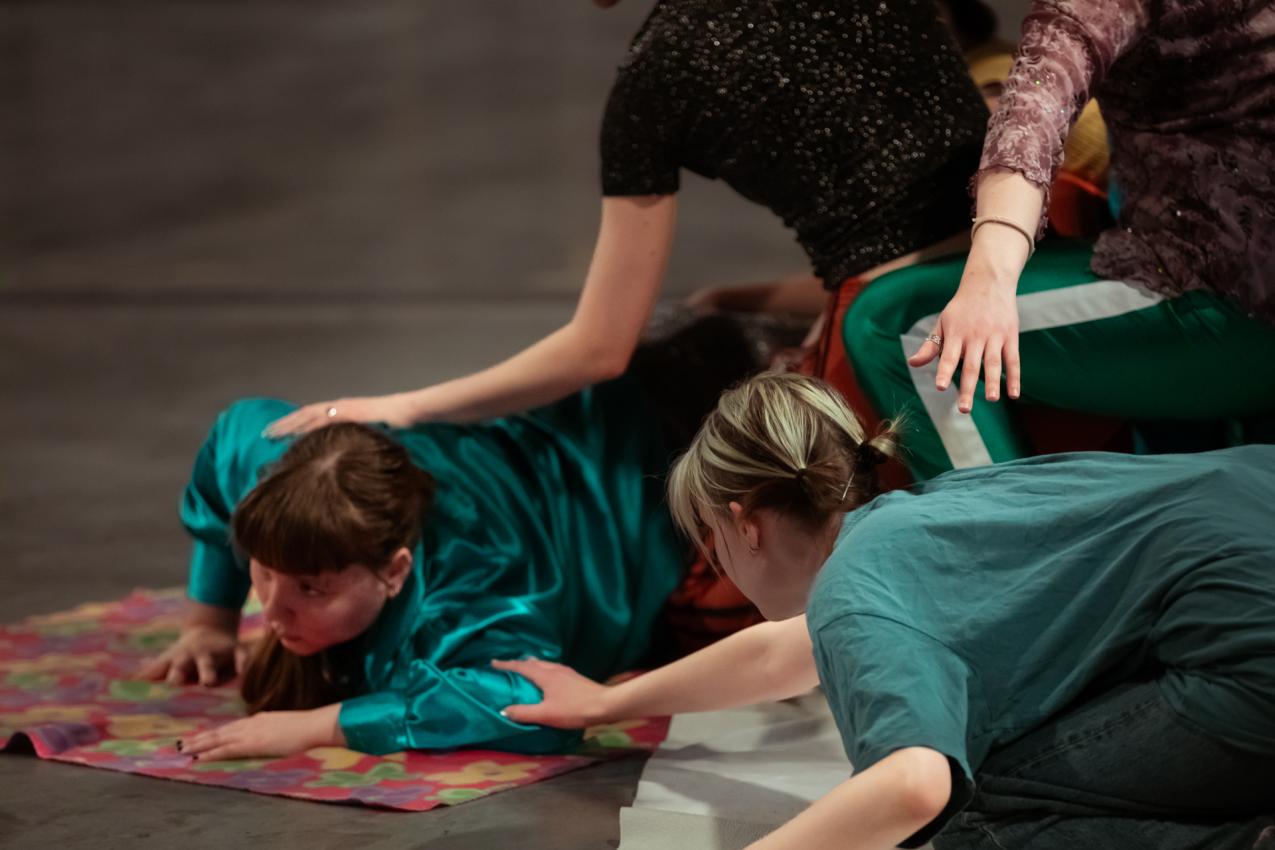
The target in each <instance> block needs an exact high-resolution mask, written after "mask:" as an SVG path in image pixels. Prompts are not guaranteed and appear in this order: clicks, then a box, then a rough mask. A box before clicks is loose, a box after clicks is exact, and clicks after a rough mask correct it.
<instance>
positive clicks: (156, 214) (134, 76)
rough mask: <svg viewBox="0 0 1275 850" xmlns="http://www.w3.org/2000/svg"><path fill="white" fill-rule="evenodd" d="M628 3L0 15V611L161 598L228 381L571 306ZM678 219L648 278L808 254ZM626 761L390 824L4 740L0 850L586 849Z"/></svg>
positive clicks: (625, 774) (243, 387)
mask: <svg viewBox="0 0 1275 850" xmlns="http://www.w3.org/2000/svg"><path fill="white" fill-rule="evenodd" d="M1007 1H1008V2H1010V3H1011V4H1012V3H1013V0H1007ZM649 5H650V4H649V3H648V2H637V1H636V0H629V2H626V3H622V4H621V5H620V7H619V8H617V9H615V10H611V11H606V12H603V11H598V10H595V9H593V8H592V6H591V5H590V4H587V3H585V2H583V0H575V2H570V3H528V2H525V0H483V2H481V3H454V2H436V3H428V4H420V3H414V2H408V0H375V2H369V3H359V4H351V3H346V2H343V0H308V2H306V3H296V2H289V0H266V2H259V3H248V4H240V3H230V4H227V3H213V2H207V0H193V2H185V3H180V4H172V3H160V2H156V0H118V2H113V3H110V4H106V5H103V4H100V3H89V2H74V0H59V2H46V3H25V2H18V0H0V102H3V103H4V104H5V107H4V120H3V121H2V122H0V544H3V549H4V552H5V562H4V563H3V565H0V620H2V621H12V620H15V619H18V618H20V617H23V616H26V615H29V614H35V613H42V612H49V611H54V610H58V609H63V608H66V607H69V606H71V605H74V604H76V603H79V602H83V601H87V600H95V599H110V598H115V597H119V596H121V595H123V594H125V593H127V592H128V591H129V590H130V589H132V588H133V587H135V586H165V585H174V584H179V583H181V581H182V580H183V573H184V560H185V557H186V542H185V540H184V539H183V536H182V532H181V530H180V528H179V527H178V524H177V519H176V505H177V499H178V496H179V493H180V490H181V487H182V485H183V483H184V481H185V478H186V475H187V473H188V471H189V466H190V463H191V460H192V458H193V454H194V451H195V449H196V448H197V446H198V445H199V443H200V441H201V439H202V437H203V434H204V432H205V431H206V429H207V428H208V426H209V424H210V423H211V421H212V419H213V417H214V415H215V414H216V412H217V411H218V409H219V408H220V407H222V406H223V405H225V404H226V403H227V402H229V401H231V400H232V399H234V398H237V397H240V396H246V395H277V396H283V397H288V398H292V399H296V400H299V401H308V400H317V399H321V398H328V397H332V396H336V395H341V394H351V393H374V392H381V391H390V390H397V389H403V388H406V387H410V386H419V385H423V384H426V383H429V382H432V381H435V380H438V379H440V378H444V377H449V376H452V375H456V374H460V373H463V372H465V371H467V370H470V369H473V368H476V367H479V366H482V365H485V364H487V363H490V362H491V361H493V360H494V359H495V358H497V357H499V356H502V355H505V354H509V353H512V352H513V351H515V350H516V349H517V348H518V347H520V346H522V345H524V344H526V343H528V342H530V341H532V340H533V339H535V338H537V337H538V336H539V335H540V334H542V333H544V332H546V331H547V330H549V329H551V328H552V327H554V326H555V324H556V323H558V322H560V321H562V320H563V319H564V318H565V317H566V316H567V315H569V312H570V309H571V304H572V299H573V297H574V295H575V293H576V292H577V291H578V289H579V286H580V283H581V281H582V279H583V275H584V272H585V269H586V266H587V263H588V259H589V254H590V250H591V247H592V242H593V236H594V232H595V228H596V217H597V207H598V189H597V173H598V163H597V155H596V147H597V145H596V136H597V126H598V121H599V117H600V115H601V110H602V105H603V102H604V99H605V95H606V91H607V88H608V86H609V83H610V80H611V77H612V75H613V71H614V67H615V64H616V63H617V62H618V60H619V58H620V56H621V55H622V53H623V50H624V47H625V45H626V43H627V40H628V37H629V35H630V34H631V33H632V32H633V31H634V30H635V29H636V27H637V26H638V24H639V23H640V21H641V19H642V17H643V16H644V15H645V14H646V11H647V9H648V8H649ZM1019 5H1021V4H1019ZM681 204H682V213H681V216H680V221H681V224H680V227H679V233H678V246H677V249H676V253H675V256H674V259H673V263H672V267H671V270H670V280H669V286H668V291H669V293H670V294H673V295H676V294H679V293H684V292H687V291H689V290H690V289H692V288H694V287H696V286H699V285H702V284H705V283H710V282H726V281H737V280H747V279H759V278H767V277H770V276H773V275H776V274H782V273H786V272H789V271H793V270H800V269H801V268H803V267H804V260H803V259H802V257H801V256H800V255H799V253H798V251H797V249H796V247H795V245H794V244H793V241H792V238H791V236H790V235H788V234H787V233H786V232H784V231H783V229H782V228H781V227H780V226H779V223H778V222H777V221H776V220H775V219H774V218H773V217H772V216H771V215H770V214H769V213H767V212H766V211H764V210H761V209H759V208H757V207H754V206H751V205H749V204H747V203H745V202H743V201H741V200H739V199H737V198H736V197H734V196H732V195H731V194H730V193H729V191H728V190H726V189H725V188H724V187H722V186H718V185H714V184H709V183H706V182H705V181H701V180H697V179H695V178H693V177H690V176H688V177H687V178H686V179H685V182H684V191H683V192H682V195H681ZM640 767H641V761H640V760H639V759H633V760H629V761H624V762H618V763H613V764H610V765H605V766H601V767H596V768H592V769H589V770H586V771H581V772H578V773H575V774H571V775H569V776H566V777H561V778H559V779H556V780H553V781H550V782H546V783H542V784H540V785H536V786H533V787H530V788H527V789H522V790H518V791H514V792H510V793H506V794H501V795H499V796H498V797H496V798H493V799H490V800H482V801H478V802H475V803H471V804H468V805H464V806H461V807H458V808H455V809H446V810H439V811H436V812H431V813H426V814H390V813H382V812H374V811H369V810H362V809H354V808H338V807H334V806H323V805H317V804H312V803H300V802H293V801H286V800H280V799H274V798H267V797H261V796H257V795H252V794H246V793H242V792H237V791H230V790H221V789H212V788H200V787H196V786H190V785H181V784H178V783H169V782H162V781H159V780H153V779H145V778H138V777H130V776H123V775H118V774H111V773H107V772H102V771H93V770H89V769H85V768H80V767H70V766H66V765H58V764H49V763H41V762H39V761H38V760H36V759H34V758H24V757H20V756H4V757H0V847H4V848H26V847H41V848H44V847H50V846H56V847H64V848H67V850H75V849H76V848H82V847H83V848H88V847H93V848H99V847H122V846H128V847H160V848H171V847H174V846H183V847H186V848H190V850H195V848H201V847H215V848H219V850H220V848H225V847H236V846H244V845H248V844H252V843H259V844H261V845H262V846H270V847H294V846H295V847H305V848H307V850H315V849H316V848H325V847H341V848H349V847H350V846H352V845H353V846H361V847H367V848H397V847H440V848H442V847H446V848H449V850H463V848H489V847H491V848H495V847H518V848H520V850H536V848H554V850H573V848H603V847H614V846H615V845H616V843H617V837H618V834H619V833H618V823H617V812H618V808H619V807H620V806H621V805H624V804H627V803H628V802H629V801H630V800H631V798H632V795H633V790H634V787H635V784H636V780H637V776H638V773H639V771H640ZM566 813H569V816H564V814H566Z"/></svg>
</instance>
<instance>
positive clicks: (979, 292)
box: [908, 281, 1022, 413]
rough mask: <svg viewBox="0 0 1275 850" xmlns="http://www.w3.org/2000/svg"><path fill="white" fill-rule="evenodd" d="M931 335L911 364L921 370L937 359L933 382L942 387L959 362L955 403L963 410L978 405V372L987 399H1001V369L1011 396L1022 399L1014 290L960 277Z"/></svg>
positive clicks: (911, 358) (941, 389)
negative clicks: (968, 280)
mask: <svg viewBox="0 0 1275 850" xmlns="http://www.w3.org/2000/svg"><path fill="white" fill-rule="evenodd" d="M931 334H932V337H931V339H927V340H926V341H925V342H924V343H922V344H921V347H920V348H919V349H917V351H916V353H915V354H913V355H912V356H911V357H909V358H908V365H909V366H912V367H913V368H918V367H921V366H925V365H926V364H928V363H930V362H931V361H933V360H934V358H936V357H937V358H938V359H939V364H938V372H937V374H936V375H935V377H934V386H935V387H936V388H937V389H938V390H940V391H943V390H946V389H947V388H948V386H949V385H950V384H951V382H952V379H953V377H954V376H955V374H956V370H957V366H958V365H960V364H963V365H962V368H961V383H960V392H959V395H958V397H957V402H956V406H957V408H958V409H959V410H960V411H961V412H962V413H969V412H970V410H971V409H972V408H973V407H974V392H975V390H976V389H977V387H978V377H979V372H980V371H981V372H983V374H984V387H985V390H984V396H985V397H986V399H987V400H988V401H997V400H999V399H1000V392H1001V370H1002V369H1004V374H1005V383H1006V386H1007V393H1008V395H1009V397H1010V398H1012V399H1013V398H1018V396H1019V393H1020V392H1021V390H1022V374H1021V370H1020V364H1019V359H1018V304H1017V302H1016V301H1015V299H1014V291H1013V289H1012V288H1009V289H1007V288H1005V287H1003V286H994V285H987V286H984V285H980V284H978V283H977V282H967V281H962V283H961V287H960V289H958V290H957V292H956V295H955V296H954V297H953V298H952V300H951V301H949V302H948V305H947V307H946V308H944V310H943V312H942V313H941V314H939V320H938V324H936V325H935V326H934V330H933V331H932V332H931ZM933 337H937V338H938V339H939V341H938V342H936V341H935V340H934V339H933Z"/></svg>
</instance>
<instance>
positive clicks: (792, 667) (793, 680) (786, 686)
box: [493, 616, 819, 729]
mask: <svg viewBox="0 0 1275 850" xmlns="http://www.w3.org/2000/svg"><path fill="white" fill-rule="evenodd" d="M493 666H495V667H496V668H497V669H499V670H507V671H510V672H513V673H519V674H521V675H523V676H525V677H526V678H528V679H530V680H531V681H532V682H534V683H535V684H536V685H537V686H538V687H539V688H540V689H541V690H542V691H543V692H544V699H543V701H541V702H540V703H538V704H535V705H529V704H523V705H511V706H509V707H508V708H507V709H505V712H504V713H505V716H507V717H509V718H510V719H512V720H517V721H518V722H520V723H539V724H542V725H545V726H557V727H559V728H564V729H574V728H583V727H585V726H590V725H593V724H595V723H607V722H611V721H615V720H624V719H628V718H633V717H648V716H652V715H664V714H684V713H687V712H692V711H712V710H714V709H722V708H732V707H734V706H739V705H751V704H753V703H758V702H764V701H766V700H776V699H786V698H788V697H793V696H798V695H800V694H804V693H805V692H806V691H809V690H810V689H811V688H813V687H814V686H815V685H817V684H819V676H818V674H817V673H816V671H815V662H814V656H813V655H812V650H811V644H810V635H809V634H808V633H807V631H806V618H805V617H804V616H801V617H794V618H792V619H790V620H783V621H781V622H777V623H761V624H759V625H756V626H752V627H750V628H747V629H744V630H743V631H741V632H738V633H736V634H733V635H731V636H730V637H728V638H725V639H724V640H720V641H718V642H717V643H715V644H713V645H711V646H708V647H705V648H704V649H701V650H700V651H699V652H695V653H692V654H691V655H688V656H686V657H685V658H682V659H680V660H678V661H674V662H673V663H672V664H667V665H665V666H663V667H660V668H659V669H658V670H653V671H651V672H650V673H646V674H644V675H642V676H638V677H637V678H635V679H630V680H629V681H627V682H623V683H621V684H619V685H612V686H606V685H600V684H598V683H597V682H594V681H592V680H590V679H587V678H585V677H584V676H581V675H580V674H579V673H576V672H575V671H574V670H572V669H571V668H569V667H565V666H563V665H561V664H553V663H550V662H547V661H537V660H531V661H497V662H494V664H493Z"/></svg>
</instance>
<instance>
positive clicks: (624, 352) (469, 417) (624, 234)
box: [269, 195, 677, 436]
mask: <svg viewBox="0 0 1275 850" xmlns="http://www.w3.org/2000/svg"><path fill="white" fill-rule="evenodd" d="M676 219H677V199H676V196H675V195H650V196H642V197H608V198H605V199H603V202H602V224H601V227H600V229H599V232H598V240H597V245H596V247H595V248H594V252H593V261H592V263H591V264H590V266H589V273H588V277H587V278H586V280H585V285H584V291H583V293H581V295H580V301H579V304H578V305H577V306H576V311H575V314H574V315H573V316H572V318H571V321H570V322H568V323H567V324H566V325H564V326H563V327H561V328H559V329H558V330H556V331H554V332H553V333H551V334H549V336H547V337H545V338H544V339H542V340H540V341H539V342H537V343H535V344H534V345H532V346H531V347H530V348H527V349H525V350H523V351H522V352H520V353H518V354H515V355H514V356H513V357H510V358H509V359H508V360H505V361H504V362H502V363H498V364H497V365H495V366H492V367H490V368H488V369H484V370H483V371H481V372H475V373H474V374H472V375H467V376H465V377H463V378H457V379H455V380H451V381H446V382H444V383H441V384H435V385H433V386H429V387H425V388H424V389H419V390H414V391H411V392H406V393H397V394H395V395H390V396H381V397H376V398H347V399H337V400H334V401H325V402H320V403H317V404H310V405H306V406H305V407H302V408H301V409H299V410H297V411H296V412H295V413H292V414H290V415H288V416H285V417H283V418H282V419H280V420H279V421H277V422H275V423H274V424H273V425H271V426H270V429H269V433H270V435H271V436H280V435H282V434H288V433H296V432H302V431H308V430H311V429H313V428H317V427H319V426H321V425H325V424H327V423H329V422H332V421H343V420H355V421H382V422H388V423H390V424H391V425H410V424H412V423H416V422H431V421H446V422H474V421H479V420H482V419H489V418H492V417H496V416H504V415H508V414H511V413H518V412H521V411H523V410H528V409H530V408H535V407H540V406H542V405H546V404H549V403H551V402H554V401H557V400H558V399H561V398H563V397H565V396H568V395H570V394H571V393H574V392H577V391H579V390H581V389H583V388H584V387H587V386H589V385H591V384H596V383H601V382H602V381H606V380H609V379H611V378H615V377H618V376H619V375H620V374H622V373H623V372H624V370H625V369H626V368H628V364H629V359H630V358H631V357H632V356H633V352H634V350H635V349H636V348H637V345H638V340H639V338H640V337H641V335H642V330H643V328H645V327H646V323H647V320H648V319H649V318H650V315H651V310H652V309H653V308H654V306H655V302H656V300H657V298H658V297H659V293H660V287H661V285H662V284H663V280H664V272H665V269H666V268H667V266H668V258H669V253H670V251H671V249H672V245H673V230H674V226H675V224H676Z"/></svg>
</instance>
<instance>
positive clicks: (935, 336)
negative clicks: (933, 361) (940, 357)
mask: <svg viewBox="0 0 1275 850" xmlns="http://www.w3.org/2000/svg"><path fill="white" fill-rule="evenodd" d="M925 341H926V342H932V343H934V344H935V345H937V346H938V347H939V348H942V347H943V337H941V336H939V335H938V334H930V335H929V336H927V337H926V338H925Z"/></svg>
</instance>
